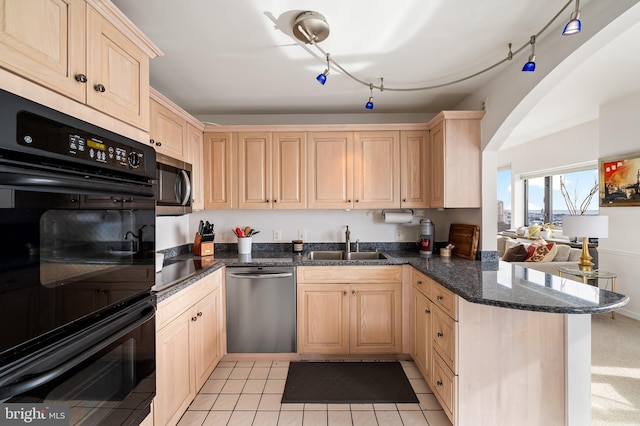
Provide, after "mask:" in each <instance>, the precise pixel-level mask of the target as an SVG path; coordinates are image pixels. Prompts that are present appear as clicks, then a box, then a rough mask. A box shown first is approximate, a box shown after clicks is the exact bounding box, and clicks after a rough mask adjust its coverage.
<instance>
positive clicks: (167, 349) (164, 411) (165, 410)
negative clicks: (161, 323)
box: [154, 311, 196, 425]
mask: <svg viewBox="0 0 640 426" xmlns="http://www.w3.org/2000/svg"><path fill="white" fill-rule="evenodd" d="M191 317H192V312H191V311H187V312H185V313H183V314H182V315H180V316H179V317H177V318H176V319H174V320H173V321H171V322H170V323H169V324H167V326H165V327H163V328H162V329H161V330H160V331H159V332H158V333H156V397H155V404H154V407H155V409H154V416H155V419H154V420H155V421H154V423H155V424H157V425H165V424H169V423H171V424H176V423H178V420H180V417H181V416H182V413H183V412H184V411H185V410H186V408H187V407H188V406H189V404H190V403H191V401H192V400H193V398H194V397H195V394H196V391H195V382H194V377H195V374H194V371H195V367H194V363H193V361H192V359H191V350H190V348H191V345H190V343H189V342H190V338H191V332H192V329H191V322H192V321H191Z"/></svg>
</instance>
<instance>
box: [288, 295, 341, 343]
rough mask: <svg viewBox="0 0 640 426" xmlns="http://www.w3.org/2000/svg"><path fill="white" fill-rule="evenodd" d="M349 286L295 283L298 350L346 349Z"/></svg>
mask: <svg viewBox="0 0 640 426" xmlns="http://www.w3.org/2000/svg"><path fill="white" fill-rule="evenodd" d="M348 290H349V286H348V285H346V284H298V352H299V353H323V354H346V353H348V352H349V292H348Z"/></svg>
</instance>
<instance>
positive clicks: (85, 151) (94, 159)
mask: <svg viewBox="0 0 640 426" xmlns="http://www.w3.org/2000/svg"><path fill="white" fill-rule="evenodd" d="M17 129H18V134H17V143H18V144H19V145H22V146H25V147H30V148H35V149H38V150H42V151H45V152H49V153H55V154H59V155H62V156H64V157H65V158H73V159H75V160H83V161H82V162H85V163H87V162H88V163H92V164H94V165H95V166H98V167H106V168H109V169H112V170H120V171H123V172H129V173H135V174H145V173H146V172H147V170H146V169H147V164H148V162H147V161H145V151H146V150H148V149H147V147H146V146H145V145H143V144H140V143H139V142H137V141H130V142H131V143H129V144H127V143H124V142H119V141H116V140H112V139H107V138H105V137H101V136H96V135H95V134H92V133H90V132H87V131H84V130H80V129H76V128H73V127H69V126H65V125H62V124H60V123H58V122H55V121H53V120H49V119H48V118H45V117H41V116H39V115H35V114H31V113H29V112H25V111H22V112H20V113H19V114H18V127H17ZM117 137H118V135H115V137H114V139H115V138H117ZM136 145H137V146H136ZM149 172H151V170H149Z"/></svg>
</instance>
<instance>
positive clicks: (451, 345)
mask: <svg viewBox="0 0 640 426" xmlns="http://www.w3.org/2000/svg"><path fill="white" fill-rule="evenodd" d="M431 312H432V316H433V322H432V326H433V332H432V335H433V347H434V349H435V350H436V351H437V352H438V353H439V354H440V356H441V357H442V359H443V360H444V361H445V362H446V363H447V365H448V366H449V368H451V370H453V371H454V372H457V367H456V335H457V330H456V326H457V324H458V323H457V322H455V321H454V320H452V319H451V318H450V317H449V316H448V315H446V314H445V313H444V312H443V311H442V310H440V309H439V308H436V307H434V308H433V309H432V310H431Z"/></svg>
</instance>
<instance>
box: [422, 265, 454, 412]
mask: <svg viewBox="0 0 640 426" xmlns="http://www.w3.org/2000/svg"><path fill="white" fill-rule="evenodd" d="M412 281H413V287H412V294H413V295H412V300H413V345H412V346H411V355H412V357H413V359H414V362H415V363H416V366H417V367H418V370H420V372H421V373H422V375H423V376H424V378H425V380H426V381H427V383H428V384H429V386H430V387H431V389H432V390H433V393H434V395H435V396H436V398H437V399H438V402H440V405H441V406H442V408H443V409H444V412H445V413H446V414H447V416H448V417H449V419H450V420H451V422H452V423H455V422H454V418H455V415H454V413H455V408H456V407H455V401H456V395H457V394H456V388H457V375H456V373H457V352H456V351H457V329H458V323H457V321H456V319H457V297H456V296H455V294H453V293H451V292H450V291H449V290H447V289H445V288H443V287H442V286H440V285H439V284H438V283H436V282H435V281H433V280H431V279H430V278H428V277H427V276H425V275H424V274H422V273H420V272H418V271H416V270H414V271H413V274H412ZM450 315H451V316H450Z"/></svg>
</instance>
